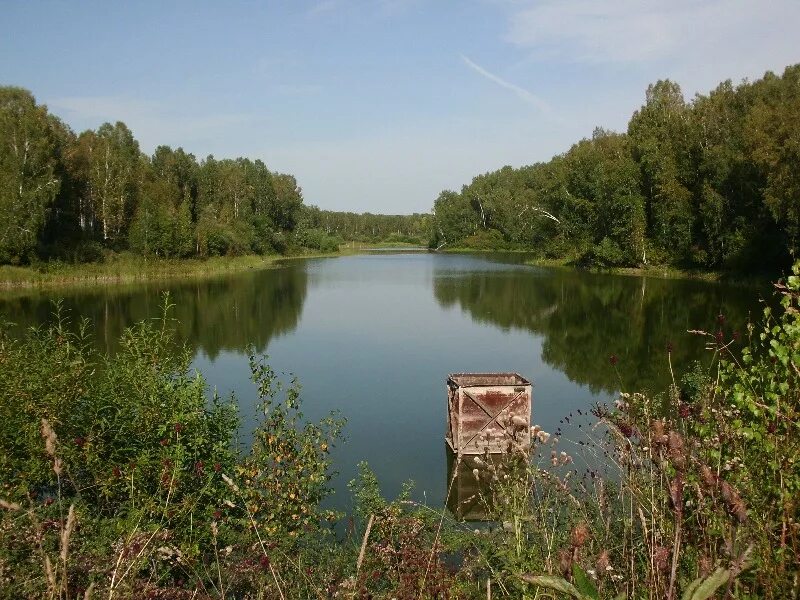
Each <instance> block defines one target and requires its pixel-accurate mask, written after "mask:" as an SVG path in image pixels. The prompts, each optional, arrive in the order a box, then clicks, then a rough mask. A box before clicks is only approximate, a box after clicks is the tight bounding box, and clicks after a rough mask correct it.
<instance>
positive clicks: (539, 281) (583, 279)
mask: <svg viewBox="0 0 800 600" xmlns="http://www.w3.org/2000/svg"><path fill="white" fill-rule="evenodd" d="M437 275H438V276H435V277H434V281H433V284H434V290H433V291H434V295H435V296H436V299H437V301H438V302H439V304H440V305H441V306H442V307H451V306H459V307H461V308H462V310H464V311H465V312H466V313H467V314H469V315H470V317H471V318H472V319H473V320H474V321H476V322H479V323H486V324H491V325H495V326H498V327H501V328H503V329H504V330H506V331H508V330H511V329H521V330H524V331H530V332H533V333H536V334H539V335H542V336H543V337H544V340H543V343H542V360H544V362H546V363H547V364H548V365H550V366H552V367H555V368H556V369H558V370H560V371H562V372H563V373H565V374H566V375H567V377H569V379H570V380H571V381H574V382H576V383H580V384H584V385H588V386H590V388H591V390H592V392H594V393H597V392H600V391H603V392H608V393H611V392H614V391H616V390H618V389H620V388H621V387H622V388H626V389H633V390H654V391H660V390H662V389H664V388H665V387H666V385H667V384H668V377H669V370H668V368H667V366H666V350H665V348H666V346H667V343H671V346H672V349H673V350H672V361H673V364H674V365H680V366H683V365H688V364H689V363H690V362H691V361H692V360H695V359H698V358H701V357H702V356H703V345H702V343H701V342H700V341H699V340H697V339H696V338H693V337H692V336H690V335H688V334H687V330H688V329H697V328H707V330H709V331H715V328H716V327H717V325H716V315H718V314H724V315H725V316H726V321H725V322H726V328H728V329H731V330H732V329H734V328H739V329H740V330H742V331H744V328H745V325H746V323H747V321H748V318H749V317H750V315H751V314H752V315H753V317H754V318H755V317H757V316H758V314H760V309H759V307H758V303H757V300H758V297H759V293H760V292H761V290H759V289H758V288H745V287H741V286H732V285H725V284H708V283H705V282H699V281H678V280H665V279H652V278H645V277H626V276H612V275H598V274H591V273H584V272H578V271H572V270H560V269H553V270H551V269H519V268H518V269H506V270H502V271H498V270H494V269H492V270H486V271H482V272H481V271H479V272H471V273H463V274H460V276H458V277H453V276H452V274H451V273H449V272H447V271H442V272H441V273H437ZM610 355H615V356H617V357H618V359H619V362H618V368H617V369H616V370H615V369H610V368H609V363H608V357H609V356H610Z"/></svg>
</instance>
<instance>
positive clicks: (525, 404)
mask: <svg viewBox="0 0 800 600" xmlns="http://www.w3.org/2000/svg"><path fill="white" fill-rule="evenodd" d="M531 403H532V395H531V382H530V381H528V380H527V379H525V378H524V377H522V376H521V375H519V374H517V373H455V374H452V375H450V376H449V377H448V378H447V421H448V422H447V434H446V436H445V438H446V440H447V443H448V444H449V445H450V448H452V449H453V452H455V453H456V454H483V453H484V452H487V451H488V452H489V453H496V452H506V451H508V450H509V449H512V448H514V447H522V448H527V447H528V446H530V441H531V434H530V423H531Z"/></svg>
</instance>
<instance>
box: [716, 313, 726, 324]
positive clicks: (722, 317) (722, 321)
mask: <svg viewBox="0 0 800 600" xmlns="http://www.w3.org/2000/svg"><path fill="white" fill-rule="evenodd" d="M717 323H718V324H719V326H720V327H722V326H723V325H725V315H723V314H722V313H720V314H718V315H717Z"/></svg>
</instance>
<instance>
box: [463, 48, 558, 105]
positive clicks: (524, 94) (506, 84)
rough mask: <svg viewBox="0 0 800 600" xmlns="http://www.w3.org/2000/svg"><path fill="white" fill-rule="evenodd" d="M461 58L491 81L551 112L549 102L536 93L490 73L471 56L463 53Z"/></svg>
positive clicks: (529, 102)
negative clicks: (471, 58) (472, 59)
mask: <svg viewBox="0 0 800 600" xmlns="http://www.w3.org/2000/svg"><path fill="white" fill-rule="evenodd" d="M461 60H463V61H464V62H465V63H466V65H467V66H468V67H469V68H470V69H472V70H473V71H477V72H478V73H480V74H481V75H483V76H484V77H486V79H488V80H489V81H494V82H495V83H496V84H497V85H499V86H501V87H504V88H506V89H507V90H511V91H512V92H514V93H515V94H516V95H517V96H519V97H520V98H522V99H523V100H524V101H525V102H527V103H528V104H532V105H533V106H535V107H536V108H538V109H539V110H540V111H542V112H545V113H548V112H550V106H549V105H548V104H547V102H545V101H544V100H542V99H541V98H539V97H538V96H536V95H535V94H532V93H530V92H529V91H528V90H526V89H525V88H521V87H519V86H518V85H514V84H513V83H511V82H509V81H506V80H505V79H503V78H502V77H498V76H497V75H495V74H494V73H490V72H489V71H487V70H486V69H484V68H483V67H482V66H480V65H478V64H475V63H474V62H472V61H471V60H470V59H469V58H467V57H466V56H464V55H463V54H462V55H461Z"/></svg>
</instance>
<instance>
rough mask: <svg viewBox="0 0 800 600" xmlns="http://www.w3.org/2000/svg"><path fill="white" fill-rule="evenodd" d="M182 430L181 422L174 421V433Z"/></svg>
mask: <svg viewBox="0 0 800 600" xmlns="http://www.w3.org/2000/svg"><path fill="white" fill-rule="evenodd" d="M181 431H183V425H182V424H181V423H175V433H180V432H181Z"/></svg>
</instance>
